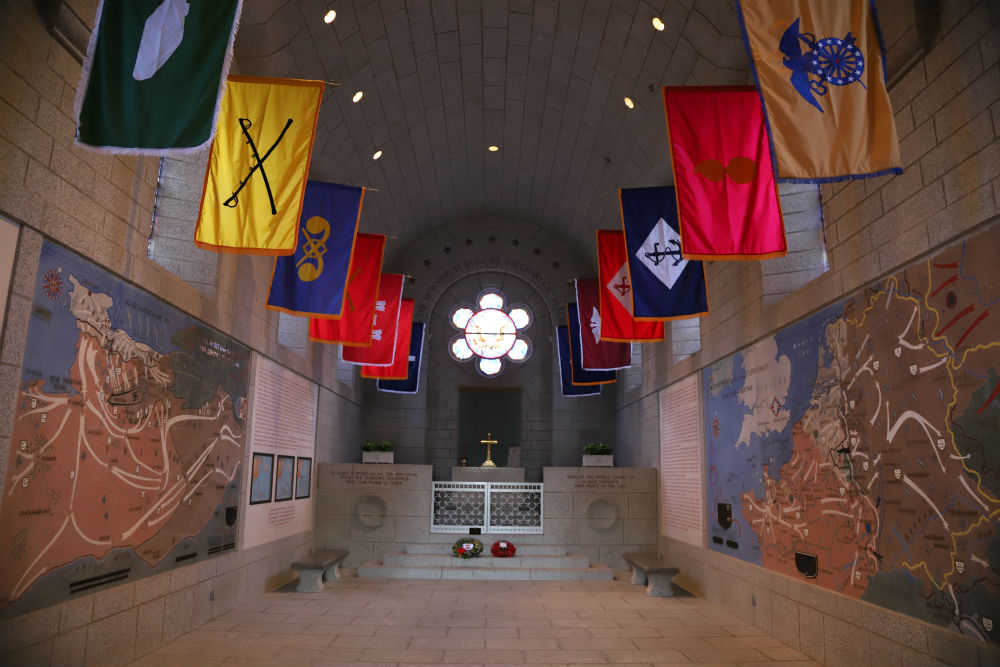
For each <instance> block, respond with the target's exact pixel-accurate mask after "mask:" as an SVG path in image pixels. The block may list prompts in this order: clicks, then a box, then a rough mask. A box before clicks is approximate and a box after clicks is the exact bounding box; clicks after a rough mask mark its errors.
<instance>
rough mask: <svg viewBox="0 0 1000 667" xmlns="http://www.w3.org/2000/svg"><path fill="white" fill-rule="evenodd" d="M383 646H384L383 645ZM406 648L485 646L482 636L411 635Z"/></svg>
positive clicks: (475, 649)
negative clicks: (446, 637) (441, 636)
mask: <svg viewBox="0 0 1000 667" xmlns="http://www.w3.org/2000/svg"><path fill="white" fill-rule="evenodd" d="M383 648H385V647H383ZM406 648H408V649H440V648H446V649H449V650H451V649H456V650H462V651H477V650H484V649H485V648H486V639H485V638H483V637H468V636H466V637H449V638H448V639H446V640H442V639H441V638H440V637H411V638H410V643H409V644H407V645H406Z"/></svg>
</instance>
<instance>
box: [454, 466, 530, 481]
mask: <svg viewBox="0 0 1000 667" xmlns="http://www.w3.org/2000/svg"><path fill="white" fill-rule="evenodd" d="M451 481H453V482H515V483H522V484H523V483H524V468H511V467H506V466H505V467H503V468H500V467H495V466H494V467H474V468H466V467H463V466H455V467H453V468H452V469H451Z"/></svg>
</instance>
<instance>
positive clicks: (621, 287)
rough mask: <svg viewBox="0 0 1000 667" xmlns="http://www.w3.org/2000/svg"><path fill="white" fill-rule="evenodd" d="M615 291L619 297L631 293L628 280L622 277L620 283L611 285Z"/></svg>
mask: <svg viewBox="0 0 1000 667" xmlns="http://www.w3.org/2000/svg"><path fill="white" fill-rule="evenodd" d="M612 287H614V288H615V291H616V292H618V294H619V295H620V296H625V295H626V294H628V293H629V292H631V291H632V286H631V285H629V284H628V278H626V277H625V276H622V281H621V282H620V283H617V284H614V285H612Z"/></svg>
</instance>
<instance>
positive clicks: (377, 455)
mask: <svg viewBox="0 0 1000 667" xmlns="http://www.w3.org/2000/svg"><path fill="white" fill-rule="evenodd" d="M393 454H395V452H361V462H362V463H392V455H393Z"/></svg>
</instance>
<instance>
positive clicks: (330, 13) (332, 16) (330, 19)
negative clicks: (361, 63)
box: [323, 9, 662, 30]
mask: <svg viewBox="0 0 1000 667" xmlns="http://www.w3.org/2000/svg"><path fill="white" fill-rule="evenodd" d="M335 18H337V12H335V11H334V10H332V9H331V10H330V11H328V12H327V13H326V14H324V15H323V23H333V19H335ZM661 30H662V28H661Z"/></svg>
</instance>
